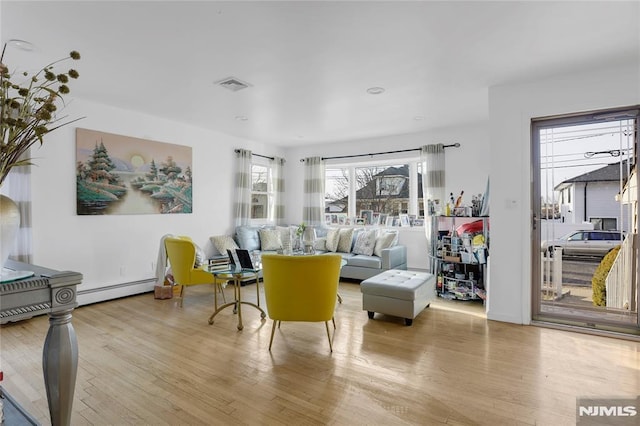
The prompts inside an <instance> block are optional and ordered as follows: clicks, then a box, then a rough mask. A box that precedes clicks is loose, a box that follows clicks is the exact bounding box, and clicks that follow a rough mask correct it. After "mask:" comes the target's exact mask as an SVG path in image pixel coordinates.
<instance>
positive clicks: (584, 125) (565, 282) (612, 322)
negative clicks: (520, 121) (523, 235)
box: [532, 107, 640, 334]
mask: <svg viewBox="0 0 640 426" xmlns="http://www.w3.org/2000/svg"><path fill="white" fill-rule="evenodd" d="M639 114H640V110H639V108H637V107H634V108H624V109H617V110H606V111H598V112H591V113H581V114H574V115H569V116H562V117H551V118H541V119H534V120H533V121H532V153H533V155H532V159H533V165H532V166H533V168H532V194H533V200H532V206H533V212H532V215H533V222H532V223H533V230H532V241H533V250H532V271H533V286H532V289H533V295H532V296H533V297H532V300H533V306H532V313H533V320H534V321H543V322H551V323H558V324H564V325H571V326H577V327H584V328H590V329H596V330H606V331H616V332H623V333H629V334H640V323H639V319H638V304H639V302H640V300H639V296H638V260H639V257H638V238H637V235H638V210H637V206H638V185H637V159H638V122H639Z"/></svg>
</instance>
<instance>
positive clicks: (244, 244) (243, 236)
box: [236, 226, 260, 250]
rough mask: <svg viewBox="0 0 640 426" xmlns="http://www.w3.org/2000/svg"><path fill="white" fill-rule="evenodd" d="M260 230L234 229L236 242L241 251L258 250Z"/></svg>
mask: <svg viewBox="0 0 640 426" xmlns="http://www.w3.org/2000/svg"><path fill="white" fill-rule="evenodd" d="M259 230H260V228H258V227H254V226H238V227H237V228H236V242H237V243H238V245H239V246H240V248H241V249H245V250H260V234H259V233H258V231H259Z"/></svg>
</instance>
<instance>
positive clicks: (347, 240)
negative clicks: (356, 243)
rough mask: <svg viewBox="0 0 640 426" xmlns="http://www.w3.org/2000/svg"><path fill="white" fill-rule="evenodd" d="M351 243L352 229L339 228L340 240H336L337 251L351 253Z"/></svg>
mask: <svg viewBox="0 0 640 426" xmlns="http://www.w3.org/2000/svg"><path fill="white" fill-rule="evenodd" d="M352 243H353V228H340V238H339V240H338V249H337V250H336V251H339V252H341V253H351V245H352Z"/></svg>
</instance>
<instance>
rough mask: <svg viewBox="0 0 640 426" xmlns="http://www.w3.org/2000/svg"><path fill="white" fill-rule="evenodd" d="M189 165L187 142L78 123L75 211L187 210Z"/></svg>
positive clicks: (189, 148) (190, 205) (158, 211)
mask: <svg viewBox="0 0 640 426" xmlns="http://www.w3.org/2000/svg"><path fill="white" fill-rule="evenodd" d="M191 167H192V154H191V147H188V146H183V145H174V144H170V143H164V142H156V141H151V140H147V139H139V138H133V137H129V136H122V135H116V134H113V133H105V132H99V131H96V130H88V129H81V128H77V129H76V209H77V214H79V215H105V214H177V213H191V212H192V186H193V181H192V168H191Z"/></svg>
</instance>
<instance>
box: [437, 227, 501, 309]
mask: <svg viewBox="0 0 640 426" xmlns="http://www.w3.org/2000/svg"><path fill="white" fill-rule="evenodd" d="M431 227H432V228H431V229H432V235H433V236H434V238H433V240H432V245H431V253H430V256H431V258H432V259H433V263H432V264H433V267H434V269H435V272H434V273H435V275H436V276H437V285H436V288H437V291H438V295H439V296H440V297H442V298H445V299H456V300H477V299H482V300H486V291H485V282H486V270H485V266H486V258H487V255H488V247H489V218H488V217H460V216H433V217H432V219H431Z"/></svg>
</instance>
